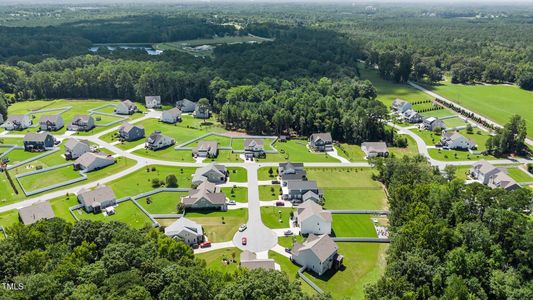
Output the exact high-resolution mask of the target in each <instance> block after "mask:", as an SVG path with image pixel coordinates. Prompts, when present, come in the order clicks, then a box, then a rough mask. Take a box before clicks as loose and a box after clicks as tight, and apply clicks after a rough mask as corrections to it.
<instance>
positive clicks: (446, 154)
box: [428, 149, 495, 161]
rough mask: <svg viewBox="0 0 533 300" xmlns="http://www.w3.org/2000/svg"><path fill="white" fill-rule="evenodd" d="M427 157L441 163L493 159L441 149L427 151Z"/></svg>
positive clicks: (486, 156)
mask: <svg viewBox="0 0 533 300" xmlns="http://www.w3.org/2000/svg"><path fill="white" fill-rule="evenodd" d="M428 152H429V156H431V157H432V158H434V159H436V160H442V161H460V160H474V161H476V160H480V159H488V160H490V159H495V157H494V156H491V155H483V154H470V152H468V151H458V150H442V149H428Z"/></svg>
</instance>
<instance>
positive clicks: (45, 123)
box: [39, 115, 65, 131]
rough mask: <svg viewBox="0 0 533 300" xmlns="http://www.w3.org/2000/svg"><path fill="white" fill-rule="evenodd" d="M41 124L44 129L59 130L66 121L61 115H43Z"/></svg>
mask: <svg viewBox="0 0 533 300" xmlns="http://www.w3.org/2000/svg"><path fill="white" fill-rule="evenodd" d="M39 126H40V127H41V130H42V131H57V130H59V129H61V128H63V126H65V121H63V118H62V117H61V116H60V115H42V116H41V117H40V118H39Z"/></svg>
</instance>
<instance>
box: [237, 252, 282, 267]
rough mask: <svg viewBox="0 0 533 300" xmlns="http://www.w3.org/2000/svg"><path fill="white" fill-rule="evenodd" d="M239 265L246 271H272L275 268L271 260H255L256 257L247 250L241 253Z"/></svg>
mask: <svg viewBox="0 0 533 300" xmlns="http://www.w3.org/2000/svg"><path fill="white" fill-rule="evenodd" d="M240 263H241V267H242V268H247V269H248V270H255V269H265V270H274V269H275V267H276V263H275V262H274V260H273V259H257V255H256V254H255V253H253V252H251V251H248V250H244V251H243V252H241V256H240Z"/></svg>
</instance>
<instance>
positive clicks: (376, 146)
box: [361, 142, 389, 158]
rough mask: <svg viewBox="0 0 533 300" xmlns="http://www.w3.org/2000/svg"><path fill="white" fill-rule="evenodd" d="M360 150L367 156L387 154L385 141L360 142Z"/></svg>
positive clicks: (384, 155) (383, 155)
mask: <svg viewBox="0 0 533 300" xmlns="http://www.w3.org/2000/svg"><path fill="white" fill-rule="evenodd" d="M361 150H363V152H364V153H365V154H366V157H367V158H370V157H387V156H389V149H388V148H387V144H386V143H385V142H364V143H362V144H361Z"/></svg>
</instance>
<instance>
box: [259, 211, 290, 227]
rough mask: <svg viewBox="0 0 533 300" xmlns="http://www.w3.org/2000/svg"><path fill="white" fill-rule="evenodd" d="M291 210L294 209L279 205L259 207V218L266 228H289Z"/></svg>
mask: <svg viewBox="0 0 533 300" xmlns="http://www.w3.org/2000/svg"><path fill="white" fill-rule="evenodd" d="M291 211H292V212H295V211H296V210H295V209H294V208H289V207H279V206H270V207H261V220H263V224H265V226H266V227H268V228H289V218H290V214H291ZM280 221H281V222H280Z"/></svg>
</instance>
